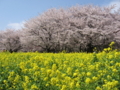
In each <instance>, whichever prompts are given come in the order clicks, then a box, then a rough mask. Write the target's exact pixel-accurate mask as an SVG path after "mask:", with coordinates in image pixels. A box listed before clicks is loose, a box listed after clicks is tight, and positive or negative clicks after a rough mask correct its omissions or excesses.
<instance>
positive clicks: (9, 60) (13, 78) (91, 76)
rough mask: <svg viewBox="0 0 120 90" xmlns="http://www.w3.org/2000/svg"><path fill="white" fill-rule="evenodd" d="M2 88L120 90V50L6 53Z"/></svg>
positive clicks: (0, 56) (0, 60) (1, 59)
mask: <svg viewBox="0 0 120 90" xmlns="http://www.w3.org/2000/svg"><path fill="white" fill-rule="evenodd" d="M0 90H120V52H118V51H110V52H107V53H106V50H104V51H103V52H99V53H38V52H34V53H33V52H28V53H22V52H21V53H20V52H19V53H9V52H2V53H0Z"/></svg>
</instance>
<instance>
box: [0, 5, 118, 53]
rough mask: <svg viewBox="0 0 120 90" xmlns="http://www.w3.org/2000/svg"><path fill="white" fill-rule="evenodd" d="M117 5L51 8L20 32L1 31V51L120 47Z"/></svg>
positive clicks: (25, 25) (89, 49)
mask: <svg viewBox="0 0 120 90" xmlns="http://www.w3.org/2000/svg"><path fill="white" fill-rule="evenodd" d="M112 9H114V6H111V7H98V6H93V5H86V6H80V5H77V6H73V7H71V8H68V9H49V10H48V11H46V12H44V13H43V14H41V15H39V16H37V17H35V18H32V19H30V20H28V21H26V23H25V24H24V28H22V29H21V30H17V31H16V30H12V29H7V30H6V31H1V32H0V48H1V49H5V50H8V51H10V52H17V51H24V52H27V51H39V52H61V51H63V50H66V51H67V52H80V51H85V52H92V51H93V48H94V47H96V48H97V49H98V50H99V51H101V50H103V49H104V48H105V47H108V45H109V44H110V42H112V41H114V42H115V48H120V36H119V35H120V12H119V11H115V12H114V13H113V12H111V11H112Z"/></svg>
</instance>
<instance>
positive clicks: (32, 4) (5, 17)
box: [0, 0, 120, 30]
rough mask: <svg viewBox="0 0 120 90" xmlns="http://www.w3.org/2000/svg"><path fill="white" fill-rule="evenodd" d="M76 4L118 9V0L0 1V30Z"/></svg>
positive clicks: (19, 26) (17, 27)
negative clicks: (110, 6) (45, 12)
mask: <svg viewBox="0 0 120 90" xmlns="http://www.w3.org/2000/svg"><path fill="white" fill-rule="evenodd" d="M77 4H80V5H88V4H93V5H97V6H109V5H113V4H116V6H117V8H118V7H120V0H0V30H5V29H7V28H13V29H20V28H21V27H23V24H24V23H25V21H26V20H29V19H30V18H33V17H35V16H38V15H39V14H41V13H43V12H44V11H47V10H48V9H50V8H68V7H71V6H74V5H77Z"/></svg>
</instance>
